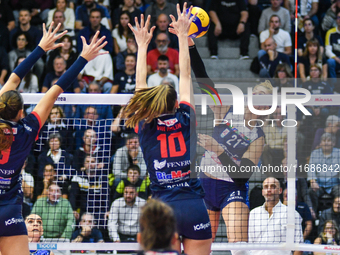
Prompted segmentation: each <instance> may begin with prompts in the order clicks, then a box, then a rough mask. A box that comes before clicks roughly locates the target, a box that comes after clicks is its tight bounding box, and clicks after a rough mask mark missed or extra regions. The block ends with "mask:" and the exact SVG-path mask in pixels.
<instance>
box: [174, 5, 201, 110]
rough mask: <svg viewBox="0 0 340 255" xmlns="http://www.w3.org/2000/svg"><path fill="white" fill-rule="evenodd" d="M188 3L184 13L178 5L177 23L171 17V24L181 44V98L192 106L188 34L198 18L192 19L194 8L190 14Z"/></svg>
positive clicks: (184, 6) (192, 94)
mask: <svg viewBox="0 0 340 255" xmlns="http://www.w3.org/2000/svg"><path fill="white" fill-rule="evenodd" d="M186 7H187V3H184V5H183V12H182V13H181V11H180V8H179V4H177V16H178V19H177V21H176V19H175V17H174V16H173V15H170V18H171V20H172V23H171V24H170V26H171V28H170V29H169V31H170V32H172V33H173V34H176V35H177V37H178V42H179V68H180V72H179V97H180V100H181V101H185V102H189V103H190V104H192V105H195V103H194V93H193V88H192V81H191V67H190V55H189V45H188V32H189V28H190V24H191V22H192V20H193V19H194V18H195V17H196V15H193V16H192V17H191V18H190V14H191V10H192V6H191V7H190V9H189V11H188V13H186V10H187V8H186Z"/></svg>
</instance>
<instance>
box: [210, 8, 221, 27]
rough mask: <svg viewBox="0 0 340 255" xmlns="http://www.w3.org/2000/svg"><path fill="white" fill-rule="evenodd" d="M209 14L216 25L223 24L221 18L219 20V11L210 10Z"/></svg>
mask: <svg viewBox="0 0 340 255" xmlns="http://www.w3.org/2000/svg"><path fill="white" fill-rule="evenodd" d="M209 16H210V19H211V21H212V22H213V23H214V24H215V25H217V24H221V23H220V20H219V18H218V16H217V13H216V12H215V11H209Z"/></svg>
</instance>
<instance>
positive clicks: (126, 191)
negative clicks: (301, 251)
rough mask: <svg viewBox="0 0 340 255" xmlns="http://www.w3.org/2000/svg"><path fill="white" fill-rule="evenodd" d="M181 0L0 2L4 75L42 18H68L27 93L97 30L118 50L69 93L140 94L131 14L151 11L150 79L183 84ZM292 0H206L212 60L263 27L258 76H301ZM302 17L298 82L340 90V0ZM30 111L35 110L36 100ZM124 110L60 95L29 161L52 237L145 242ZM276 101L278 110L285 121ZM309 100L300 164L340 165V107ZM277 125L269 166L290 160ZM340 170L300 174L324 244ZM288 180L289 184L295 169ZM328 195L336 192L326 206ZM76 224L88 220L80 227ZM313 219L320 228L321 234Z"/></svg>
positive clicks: (33, 200)
mask: <svg viewBox="0 0 340 255" xmlns="http://www.w3.org/2000/svg"><path fill="white" fill-rule="evenodd" d="M176 2H177V1H170V0H169V1H167V0H155V1H153V2H151V1H145V2H144V1H141V0H123V1H98V3H97V2H95V1H94V0H83V1H80V0H57V1H52V0H45V1H38V0H34V1H32V0H30V1H22V0H20V1H19V0H12V1H6V0H3V1H1V2H0V85H3V84H4V83H5V81H6V79H7V78H8V75H9V74H10V72H11V71H12V70H13V69H14V68H15V67H16V66H17V65H18V64H19V63H21V62H22V61H23V59H25V58H26V57H27V56H28V55H29V54H30V53H31V50H32V49H34V48H35V47H36V46H37V44H38V42H39V40H40V38H41V36H42V30H41V29H42V25H41V24H42V23H43V22H45V23H46V24H47V28H48V27H49V26H50V25H52V24H53V23H52V21H53V22H54V24H53V25H54V26H56V25H57V24H58V23H62V26H61V28H60V29H59V32H62V31H63V30H68V33H67V34H66V35H65V36H63V37H62V38H61V39H60V41H61V42H63V43H64V45H63V47H61V48H58V49H56V50H53V51H50V52H48V54H47V57H46V59H41V60H39V61H38V62H37V64H36V65H35V66H34V68H33V69H32V70H31V72H29V73H28V74H27V75H26V77H25V78H24V79H23V80H22V82H21V84H20V86H19V87H18V90H19V91H20V92H22V93H40V92H41V93H45V92H46V91H48V89H49V88H50V87H51V86H52V85H53V84H54V83H55V82H56V80H57V79H58V78H59V77H60V76H61V75H62V74H63V73H64V72H65V71H66V70H67V69H68V68H69V67H70V66H71V65H72V63H74V61H75V60H76V59H77V57H78V55H79V53H80V52H79V51H80V50H81V48H82V40H81V36H83V37H84V38H85V39H86V41H87V42H90V41H91V40H92V38H93V35H94V33H95V32H96V31H98V30H99V31H100V36H104V35H105V36H106V40H107V42H108V43H107V45H106V46H105V48H104V49H103V51H108V52H109V53H110V54H106V55H102V56H99V57H98V58H96V59H95V60H93V61H91V62H90V63H89V64H88V65H87V66H86V67H85V68H84V70H83V71H82V72H81V73H80V74H79V76H78V79H77V80H75V81H73V84H72V86H71V87H70V89H69V90H68V91H66V93H88V94H92V93H93V94H98V93H112V94H115V93H133V92H134V89H135V82H136V77H135V73H136V56H137V50H138V49H137V44H136V42H135V39H134V36H133V34H132V33H131V31H130V30H129V28H128V26H127V24H128V23H129V22H130V23H131V24H132V25H134V23H135V18H138V19H139V18H140V14H141V13H144V14H145V15H148V14H150V15H151V16H152V17H151V22H152V24H153V25H155V26H156V30H155V31H154V36H153V38H152V41H151V43H150V46H149V51H148V54H147V71H148V75H149V77H148V81H147V83H148V86H150V87H151V86H157V85H158V84H160V83H168V84H170V85H172V86H174V87H175V89H176V90H177V91H178V74H179V66H178V41H177V37H176V36H175V35H173V34H171V33H169V32H168V27H169V23H170V19H169V14H173V15H174V16H176V15H177V12H176V9H175V3H176ZM293 2H294V1H291V0H259V1H258V0H248V1H243V0H228V1H218V0H210V1H205V2H204V3H200V4H201V6H202V7H204V8H205V9H207V11H208V13H209V15H210V18H211V25H210V29H209V32H208V35H207V37H208V47H209V50H210V55H211V58H212V59H216V61H219V60H218V39H223V38H230V39H236V38H239V39H240V59H241V60H240V61H242V59H247V58H249V55H248V48H249V38H250V36H253V35H255V36H258V39H259V48H260V50H259V52H258V56H257V58H255V59H254V60H253V61H256V63H255V66H257V68H255V69H257V70H256V71H257V72H258V74H259V76H260V77H263V78H277V79H276V81H273V85H274V86H277V87H279V91H280V89H281V88H283V87H291V86H293V84H292V81H291V80H290V78H292V71H293V69H292V68H293V64H294V61H293V62H292V59H294V58H293V54H294V51H293V47H292V45H294V44H293V43H294V39H295V38H294V36H295V35H294V22H295V20H294V15H295V8H294V6H293ZM194 4H195V3H194ZM298 16H299V33H298V39H297V41H298V51H297V53H298V75H299V77H300V78H301V79H300V82H299V86H300V87H303V88H306V89H308V90H309V91H310V92H311V93H312V94H332V93H339V92H340V87H339V85H338V84H337V83H336V82H333V81H330V80H329V79H327V78H336V77H337V75H338V71H339V70H340V44H339V43H340V40H339V39H340V1H339V0H334V1H332V2H331V1H330V0H328V1H322V2H321V1H320V2H319V1H318V0H306V1H299V13H298ZM208 68H209V67H208ZM226 78H228V77H226ZM25 110H26V113H29V112H30V111H32V108H31V107H26V109H25ZM121 110H122V108H121V107H116V106H115V107H111V106H107V105H106V106H105V105H104V106H98V105H92V106H90V105H76V106H74V105H73V106H71V105H63V106H55V107H54V108H53V109H52V111H51V114H50V117H49V119H48V121H47V122H46V123H45V125H44V126H43V127H42V129H41V131H40V135H39V139H38V141H37V143H36V144H35V146H34V149H33V150H32V153H31V155H30V156H29V157H28V158H27V161H26V163H25V165H24V166H23V170H22V178H23V185H22V187H23V192H24V197H25V198H24V206H23V213H24V215H25V216H27V215H29V214H30V213H32V214H37V215H39V216H40V217H41V219H42V222H43V225H44V237H45V238H65V239H69V240H72V241H73V242H89V241H90V240H92V241H95V242H102V241H103V240H105V241H114V242H119V241H136V234H137V231H138V212H139V208H140V207H141V206H142V205H143V204H144V203H145V201H146V200H147V199H148V198H149V196H150V195H151V193H150V188H149V185H150V180H149V179H148V176H147V171H146V165H145V162H144V159H143V155H142V152H141V149H140V146H139V141H138V137H137V135H136V134H135V132H134V130H133V129H129V128H126V127H125V126H124V120H123V119H121V113H122V111H121ZM279 110H280V109H279V108H278V110H277V111H276V112H275V113H274V114H273V116H271V117H272V118H274V119H280V120H283V119H284V116H281V115H280V114H279ZM308 110H309V111H310V112H311V113H312V116H311V117H309V116H304V117H302V116H298V117H299V128H298V132H297V160H298V162H299V165H303V164H305V165H307V166H309V167H310V168H312V167H313V164H314V165H317V164H323V165H325V166H326V167H327V168H329V167H333V169H335V168H336V167H339V162H340V149H339V148H340V130H339V128H340V118H339V117H338V116H340V110H339V107H333V106H313V107H309V108H308ZM276 123H277V125H276V126H274V127H270V128H264V132H265V134H266V145H265V148H264V152H263V155H262V157H261V161H262V163H263V164H267V165H269V164H270V165H280V164H283V165H284V164H287V161H286V156H287V142H286V141H287V133H286V129H285V128H284V127H282V126H281V125H280V123H281V122H279V121H277V122H276ZM156 163H157V164H162V162H156ZM156 163H155V164H156ZM314 167H315V166H314ZM306 172H308V171H306ZM338 172H339V171H337V172H335V171H333V172H327V173H323V172H321V173H318V172H308V175H307V174H306V175H305V176H303V178H298V179H297V202H298V203H297V211H299V210H298V209H299V208H300V209H301V208H303V212H304V213H305V212H306V211H307V213H305V214H302V213H301V216H302V217H305V218H304V222H303V224H304V225H303V231H304V239H305V240H310V241H311V242H314V240H315V237H317V239H316V240H315V243H324V242H325V240H326V239H325V238H326V236H329V234H327V231H329V229H331V230H332V229H334V231H333V232H336V234H334V242H336V243H337V244H339V236H338V234H339V231H338V229H339V227H340V226H339V224H340V181H339V180H340V179H339V174H338ZM280 183H281V187H282V188H283V189H285V188H286V183H287V179H286V176H283V177H282V179H281V180H280ZM284 197H285V196H284ZM284 197H283V200H282V201H283V204H285V200H284ZM324 201H332V202H331V203H329V204H327V205H325V204H324ZM300 203H304V204H303V205H301V204H300ZM299 206H300V207H299ZM300 211H302V209H301V210H300ZM308 211H309V214H308ZM306 215H307V216H306ZM317 219H318V220H319V225H318V226H316V224H315V220H317ZM75 225H77V226H80V227H79V228H76V229H75V228H74V226H75ZM94 225H97V226H98V228H94V227H93V226H94ZM306 229H307V230H306ZM312 229H313V231H315V232H316V234H314V235H313V231H312ZM305 230H306V231H305ZM333 232H332V233H333Z"/></svg>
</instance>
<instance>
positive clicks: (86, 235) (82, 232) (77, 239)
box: [71, 213, 104, 243]
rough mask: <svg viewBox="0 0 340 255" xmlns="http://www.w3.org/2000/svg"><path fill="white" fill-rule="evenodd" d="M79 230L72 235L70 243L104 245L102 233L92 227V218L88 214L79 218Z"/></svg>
mask: <svg viewBox="0 0 340 255" xmlns="http://www.w3.org/2000/svg"><path fill="white" fill-rule="evenodd" d="M79 224H80V228H79V229H77V230H76V231H74V232H73V233H72V237H71V242H72V243H104V239H103V235H102V232H100V230H99V229H98V228H96V227H95V226H94V218H93V215H92V214H90V213H84V214H83V215H82V216H81V220H80V223H79Z"/></svg>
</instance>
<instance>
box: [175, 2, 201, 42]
mask: <svg viewBox="0 0 340 255" xmlns="http://www.w3.org/2000/svg"><path fill="white" fill-rule="evenodd" d="M186 10H187V3H186V2H185V3H184V4H183V12H182V13H181V10H180V8H179V4H177V16H178V19H177V21H176V18H175V17H174V16H173V15H170V18H171V20H172V22H171V24H170V28H169V32H171V33H173V34H176V35H177V36H180V35H185V36H188V32H189V28H190V25H191V22H192V20H193V19H194V18H195V17H196V15H197V13H195V15H193V16H192V17H191V18H190V14H191V10H192V6H190V8H189V11H188V13H187V12H186Z"/></svg>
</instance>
